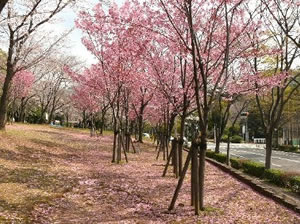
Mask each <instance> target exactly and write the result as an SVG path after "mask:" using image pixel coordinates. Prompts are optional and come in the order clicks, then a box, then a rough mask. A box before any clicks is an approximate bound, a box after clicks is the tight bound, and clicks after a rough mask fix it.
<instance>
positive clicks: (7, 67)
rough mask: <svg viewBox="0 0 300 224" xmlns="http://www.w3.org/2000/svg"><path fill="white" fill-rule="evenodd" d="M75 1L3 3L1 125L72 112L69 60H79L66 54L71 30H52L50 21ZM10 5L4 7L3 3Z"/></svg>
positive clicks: (0, 24) (72, 62)
mask: <svg viewBox="0 0 300 224" xmlns="http://www.w3.org/2000/svg"><path fill="white" fill-rule="evenodd" d="M74 3H75V1H71V0H59V1H44V0H36V1H21V0H20V1H19V0H17V1H1V14H0V28H1V32H0V38H1V43H2V46H5V47H3V51H1V55H0V57H1V65H0V66H1V73H0V84H1V92H0V97H1V98H0V129H1V130H4V129H5V124H6V122H7V121H8V120H10V119H12V118H14V119H15V120H16V121H20V122H24V121H25V120H27V121H29V122H36V123H42V122H45V121H46V120H45V118H46V116H45V114H46V113H48V114H49V119H48V121H49V122H50V121H51V120H53V119H54V117H55V114H56V112H61V113H62V112H64V113H65V114H70V110H71V105H70V99H69V95H70V89H69V86H70V80H69V77H68V76H66V75H65V72H64V70H63V67H64V65H65V64H68V65H69V66H74V65H76V64H78V62H77V60H75V58H74V57H71V56H63V55H66V54H65V52H64V50H66V49H67V48H66V44H65V43H66V40H67V37H68V35H69V34H70V32H71V31H70V30H69V31H66V32H63V33H60V34H59V33H53V32H52V31H51V30H49V29H47V25H49V24H50V23H55V17H57V15H58V14H60V13H61V12H62V11H63V10H64V9H66V8H67V7H70V6H73V5H74ZM4 6H5V7H4Z"/></svg>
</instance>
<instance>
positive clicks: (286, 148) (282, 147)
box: [278, 145, 298, 152]
mask: <svg viewBox="0 0 300 224" xmlns="http://www.w3.org/2000/svg"><path fill="white" fill-rule="evenodd" d="M278 149H279V150H280V151H285V152H297V151H298V148H297V147H296V146H293V145H279V146H278Z"/></svg>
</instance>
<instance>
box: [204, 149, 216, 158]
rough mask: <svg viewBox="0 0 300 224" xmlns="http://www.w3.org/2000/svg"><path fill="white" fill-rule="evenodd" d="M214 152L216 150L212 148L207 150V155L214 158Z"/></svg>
mask: <svg viewBox="0 0 300 224" xmlns="http://www.w3.org/2000/svg"><path fill="white" fill-rule="evenodd" d="M214 154H215V152H213V151H211V150H207V151H206V156H207V157H208V158H212V159H213V158H214Z"/></svg>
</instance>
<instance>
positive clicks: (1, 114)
mask: <svg viewBox="0 0 300 224" xmlns="http://www.w3.org/2000/svg"><path fill="white" fill-rule="evenodd" d="M12 78H13V68H12V66H9V64H8V66H7V72H6V77H5V81H4V84H3V88H2V95H1V99H0V130H5V124H6V113H7V105H8V96H9V86H10V83H11V80H12Z"/></svg>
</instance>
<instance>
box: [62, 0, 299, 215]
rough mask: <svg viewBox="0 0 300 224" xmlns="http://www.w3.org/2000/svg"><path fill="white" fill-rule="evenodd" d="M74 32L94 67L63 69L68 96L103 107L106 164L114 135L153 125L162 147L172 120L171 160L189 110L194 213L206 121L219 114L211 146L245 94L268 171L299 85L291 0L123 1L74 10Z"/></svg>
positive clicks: (91, 106)
mask: <svg viewBox="0 0 300 224" xmlns="http://www.w3.org/2000/svg"><path fill="white" fill-rule="evenodd" d="M77 27H78V28H80V29H82V30H83V31H84V32H86V34H87V35H86V36H85V37H84V38H83V44H84V45H85V46H86V47H87V49H88V50H89V51H90V52H91V53H92V54H93V55H94V56H95V57H96V58H97V59H98V63H97V64H95V65H93V66H91V68H89V69H86V70H85V72H83V73H80V74H78V73H74V72H73V71H71V70H70V69H69V68H66V70H67V71H68V73H69V74H70V75H71V77H72V78H73V80H74V81H76V82H77V86H76V92H75V95H77V98H78V99H83V100H82V105H84V107H85V108H86V109H88V110H90V113H94V112H96V111H99V110H102V109H103V106H104V105H106V104H107V105H109V107H110V109H111V111H112V114H113V122H114V133H115V138H114V148H113V161H115V155H116V148H117V145H116V142H117V140H116V139H117V136H118V134H119V133H120V132H124V135H127V134H128V130H129V129H128V127H129V124H130V120H135V119H136V120H138V121H142V120H143V119H147V120H148V121H149V122H152V123H153V124H156V125H157V126H158V127H159V128H157V130H160V132H161V133H160V134H161V136H162V137H161V138H160V141H161V142H165V141H166V142H168V139H169V138H170V133H171V131H172V128H173V126H174V120H175V118H176V117H177V116H179V117H180V120H181V125H180V128H181V129H180V132H179V134H180V137H179V139H180V140H179V145H180V144H181V146H179V155H180V154H181V153H182V152H181V150H182V142H183V133H184V127H185V125H184V124H185V119H186V118H187V117H188V116H189V115H190V114H191V113H193V112H195V113H196V114H197V116H198V119H197V122H198V123H197V130H198V134H197V132H195V135H194V139H193V142H194V144H193V145H194V147H196V148H199V152H198V154H199V157H200V160H199V165H197V166H199V168H197V169H199V173H198V174H197V177H194V179H193V180H194V181H196V183H197V185H199V186H200V188H197V189H198V190H199V192H198V193H197V195H199V201H197V200H196V201H197V202H195V203H199V207H200V209H203V206H204V204H203V187H204V171H205V163H204V158H205V150H206V148H207V134H208V132H207V131H208V122H209V114H210V113H211V111H212V109H214V110H216V111H217V113H218V114H221V115H222V116H221V117H220V119H218V122H219V127H220V128H219V129H218V132H217V140H218V142H219V141H220V139H221V136H222V134H223V132H224V129H225V127H226V125H227V122H228V119H229V116H230V113H231V111H232V110H231V108H232V105H236V104H241V108H243V107H244V106H245V105H246V104H247V101H248V100H249V97H250V96H252V98H254V99H255V101H256V105H257V107H258V109H259V112H260V117H261V121H262V124H263V130H264V134H265V136H266V139H267V142H266V163H265V165H266V168H267V169H269V168H270V167H271V153H272V141H271V140H272V137H273V134H274V129H275V128H277V127H278V125H279V122H280V119H281V115H282V112H283V110H284V107H285V105H286V103H287V102H288V100H289V99H290V98H291V97H292V96H293V95H294V94H295V91H296V90H297V88H298V86H299V82H298V81H297V80H298V79H297V77H298V76H299V72H298V70H297V69H298V68H297V67H296V66H295V65H294V64H295V61H296V59H297V57H298V55H299V39H298V38H299V37H298V36H297V30H298V29H299V4H298V3H297V2H296V1H290V0H289V1H281V2H278V1H268V2H265V1H250V0H232V1H200V0H199V1H191V0H182V1H169V0H153V1H147V2H143V3H140V2H139V1H126V2H125V3H124V4H123V6H122V7H120V8H119V7H118V6H117V5H116V4H111V6H110V7H109V8H106V7H105V6H103V5H102V4H98V5H96V6H95V7H94V9H93V12H86V11H84V12H81V14H80V15H79V19H78V20H77ZM78 94H81V95H78ZM87 99H88V100H87ZM104 102H105V103H104ZM243 105H244V106H243ZM241 111H242V110H240V112H241ZM141 123H142V122H141ZM165 146H166V150H167V155H168V144H165ZM163 148H165V147H163ZM163 150H165V149H163ZM216 150H218V144H217V149H216ZM180 163H181V162H180ZM180 166H181V167H182V165H180ZM197 207H198V206H197Z"/></svg>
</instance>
